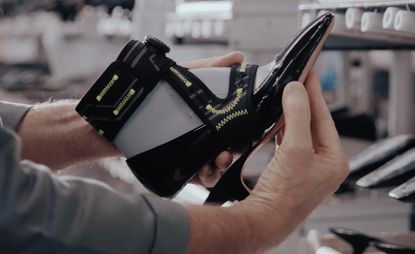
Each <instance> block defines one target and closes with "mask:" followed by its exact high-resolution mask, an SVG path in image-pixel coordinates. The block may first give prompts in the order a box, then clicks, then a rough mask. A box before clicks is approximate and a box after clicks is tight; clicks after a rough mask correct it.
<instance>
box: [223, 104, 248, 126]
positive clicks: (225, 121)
mask: <svg viewBox="0 0 415 254" xmlns="http://www.w3.org/2000/svg"><path fill="white" fill-rule="evenodd" d="M244 115H248V110H247V109H244V110H239V111H236V112H234V113H232V114H230V115H228V116H226V117H225V118H224V119H223V120H222V121H220V122H219V123H218V124H217V125H216V130H218V131H219V130H220V129H222V128H223V127H224V126H225V125H226V124H228V123H229V122H230V121H232V120H234V119H235V118H238V117H241V116H244Z"/></svg>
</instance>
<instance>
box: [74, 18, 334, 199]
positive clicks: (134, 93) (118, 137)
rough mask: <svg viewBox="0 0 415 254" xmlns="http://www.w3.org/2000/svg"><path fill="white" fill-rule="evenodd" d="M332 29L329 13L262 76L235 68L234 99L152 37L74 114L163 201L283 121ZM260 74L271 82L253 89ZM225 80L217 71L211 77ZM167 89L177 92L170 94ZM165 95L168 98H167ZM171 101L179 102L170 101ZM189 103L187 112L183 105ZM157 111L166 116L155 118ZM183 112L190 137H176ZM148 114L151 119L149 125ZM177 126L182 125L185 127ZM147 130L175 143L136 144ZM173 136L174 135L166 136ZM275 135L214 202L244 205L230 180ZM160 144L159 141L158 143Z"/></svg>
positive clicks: (126, 52)
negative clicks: (294, 84)
mask: <svg viewBox="0 0 415 254" xmlns="http://www.w3.org/2000/svg"><path fill="white" fill-rule="evenodd" d="M333 23H334V16H333V15H332V14H330V13H327V14H324V15H323V16H321V17H319V18H318V19H317V20H316V21H314V22H313V23H311V24H310V25H309V26H307V27H306V28H304V29H303V30H302V31H301V32H300V33H299V34H298V35H297V36H296V37H295V38H294V40H293V41H292V42H291V43H290V44H289V45H288V46H287V48H286V49H285V50H283V51H282V53H281V54H279V55H277V57H276V59H275V61H274V62H273V63H272V65H267V66H266V68H262V67H259V68H258V66H257V65H235V66H233V67H232V69H230V72H229V74H228V75H229V91H228V93H227V96H226V97H225V98H219V97H218V96H217V95H216V94H214V93H213V92H212V91H211V90H210V89H209V87H208V86H207V85H206V84H205V83H204V82H203V81H202V79H201V78H199V77H198V76H197V75H196V74H195V73H197V71H193V72H191V71H189V70H188V69H186V68H184V67H182V66H179V65H177V64H176V63H175V62H174V61H173V60H171V59H170V58H168V57H166V53H168V52H169V50H170V49H169V48H168V47H167V46H166V45H165V44H164V43H162V42H161V41H159V40H157V39H155V38H152V37H147V38H146V39H145V41H144V43H141V42H138V41H131V42H130V43H129V44H128V45H127V46H126V47H125V48H124V49H123V50H122V52H121V54H120V55H119V57H118V58H117V60H116V61H115V62H113V63H112V64H111V66H110V67H109V68H108V69H107V70H106V71H105V72H104V74H103V75H102V76H101V77H100V78H99V79H98V81H97V82H96V83H95V84H94V85H93V87H92V88H91V89H90V90H89V91H88V93H87V94H86V95H85V96H84V98H83V99H82V100H81V102H80V103H79V105H78V106H77V108H76V110H77V112H78V113H79V114H80V115H81V116H82V117H83V118H84V119H85V120H86V121H88V122H89V123H90V124H91V125H92V126H94V127H95V128H96V129H97V131H98V133H99V134H100V135H102V136H104V137H105V138H106V139H107V140H108V141H110V142H113V143H115V144H116V145H117V147H118V148H119V149H120V150H121V151H123V152H124V153H128V154H126V157H127V163H128V165H129V167H130V168H131V170H132V171H133V173H134V174H135V176H136V177H137V178H138V179H139V180H140V181H141V182H142V183H143V184H144V185H145V186H146V187H147V188H148V189H150V190H151V191H153V192H154V193H156V194H158V195H160V196H164V197H173V196H174V195H175V194H176V193H177V192H178V191H180V190H181V188H183V186H184V185H185V184H186V183H187V182H188V181H189V180H190V179H191V178H192V177H193V176H194V175H195V174H197V172H198V171H199V169H200V168H201V167H202V166H203V165H205V164H207V163H209V162H211V161H213V160H214V158H215V157H216V156H217V155H218V154H219V153H220V152H222V151H224V150H227V149H229V148H231V149H232V148H233V147H239V146H246V145H250V144H251V143H252V141H253V140H254V139H256V138H258V137H261V136H263V134H264V132H265V130H267V129H269V128H270V127H272V126H273V125H274V124H275V123H276V122H277V121H278V120H279V118H280V117H281V114H282V107H281V98H282V92H283V90H284V87H285V86H286V85H287V84H288V83H289V82H291V81H300V82H303V81H304V80H305V78H306V76H307V74H308V72H309V71H310V69H311V68H312V66H313V65H314V63H315V61H316V59H317V57H318V55H319V53H320V51H321V49H322V47H323V44H324V42H325V41H326V39H327V37H328V35H329V33H330V30H331V28H332V26H333ZM260 68H261V70H266V71H268V72H267V73H268V75H267V76H266V78H265V79H264V80H263V81H262V83H261V84H260V86H259V87H255V82H256V76H257V73H258V72H259V69H260ZM220 72H221V70H216V69H215V70H213V71H212V72H210V74H211V75H215V74H220ZM222 73H223V72H222ZM163 82H164V83H163ZM166 83H167V84H166ZM168 85H169V86H170V87H171V89H170V88H167V86H168ZM163 89H164V90H163ZM168 89H170V90H172V91H170V90H168ZM163 93H164V95H166V94H167V95H166V96H164V97H163ZM155 94H157V95H158V96H159V97H158V98H163V99H159V100H160V101H159V104H157V105H159V106H158V107H153V108H152V111H151V110H147V111H146V109H148V108H149V106H148V104H149V101H151V100H153V102H154V99H153V97H154V96H155ZM170 97H175V98H176V97H180V98H181V99H177V100H171V98H170ZM167 100H169V101H170V102H171V103H170V104H169V107H176V106H177V105H179V104H180V105H179V106H180V107H179V106H178V107H177V108H178V109H177V110H176V111H174V110H172V109H171V108H165V110H160V108H161V107H163V102H165V101H167ZM183 101H184V102H185V104H187V105H185V106H187V107H185V106H183V105H182V104H183V103H182V102H183ZM146 103H147V104H146ZM146 107H147V108H146ZM188 108H189V109H188ZM157 110H158V113H157V114H159V115H160V116H154V114H156V113H154V112H155V111H157ZM143 111H145V112H144V113H145V114H144V113H143ZM188 111H193V112H192V113H187V112H188ZM165 112H171V114H170V113H169V114H166V113H165ZM183 112H186V114H188V115H190V117H188V115H187V116H185V117H183V119H184V120H185V121H187V120H189V119H188V118H192V120H189V121H196V120H194V119H195V118H198V121H199V120H200V122H201V124H200V125H199V126H198V127H197V128H194V129H190V131H187V132H183V130H184V129H180V128H177V130H176V129H175V130H174V132H173V131H171V130H172V129H173V128H174V127H177V125H174V124H171V123H172V122H174V123H175V124H176V122H177V119H178V118H179V117H174V114H177V115H178V116H179V115H183V114H184V113H183ZM146 114H147V116H148V118H143V116H144V115H146ZM161 115H163V116H161ZM153 117H159V118H160V117H161V118H164V117H165V118H169V120H168V121H167V120H166V121H164V122H163V121H158V125H166V126H170V125H171V126H172V128H170V127H168V128H161V126H153V125H151V124H148V122H149V121H150V120H151V119H150V118H153ZM169 124H170V125H169ZM177 124H178V125H180V121H179V123H177ZM196 126H197V125H196ZM143 128H147V129H149V130H150V131H153V132H152V133H154V132H156V130H158V129H162V130H163V131H159V132H160V133H159V134H160V136H163V135H164V136H169V135H171V137H172V138H169V139H168V140H167V141H165V139H160V140H162V141H160V142H159V143H158V144H157V145H154V142H153V140H152V139H151V138H148V137H146V136H143V135H142V136H140V137H141V140H140V139H136V137H135V136H137V135H138V133H139V132H140V130H141V129H143ZM126 129H127V130H126ZM169 131H171V132H172V133H173V134H172V133H167V134H168V135H166V132H169ZM125 133H127V134H125ZM275 133H276V127H274V128H272V130H271V131H270V132H269V133H268V134H267V135H266V136H265V138H264V139H262V141H261V142H259V143H258V145H256V146H255V147H251V148H250V149H249V151H248V152H246V153H244V155H243V156H241V158H240V159H239V160H238V161H237V162H236V163H235V164H234V165H233V166H232V167H231V168H230V169H229V170H228V171H227V172H226V173H225V175H224V176H223V178H222V179H221V180H220V182H219V184H218V185H217V186H216V187H215V188H214V189H213V191H212V194H211V195H210V197H209V201H212V202H219V201H222V200H234V199H238V200H240V199H243V198H245V197H246V195H247V192H246V190H245V191H242V190H241V188H240V187H241V186H242V183H241V181H240V176H238V177H230V176H234V175H235V176H236V175H238V173H239V172H240V170H241V169H242V166H243V164H244V161H245V160H244V158H245V159H247V158H248V157H249V154H250V152H251V151H254V150H255V149H256V148H258V147H260V145H262V144H263V143H265V142H266V141H267V140H269V139H270V138H271V137H272V136H273V135H275ZM143 139H150V140H147V141H148V143H149V144H150V145H147V144H146V146H143V145H141V148H140V149H137V147H138V146H140V143H145V142H144V140H143ZM154 139H159V137H158V136H157V135H155V136H154ZM137 151H139V152H137ZM238 165H239V166H238ZM234 181H237V183H235V182H234ZM234 187H235V188H234Z"/></svg>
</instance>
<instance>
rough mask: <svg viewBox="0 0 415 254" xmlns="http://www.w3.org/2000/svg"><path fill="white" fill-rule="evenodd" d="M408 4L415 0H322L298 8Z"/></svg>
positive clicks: (302, 9)
mask: <svg viewBox="0 0 415 254" xmlns="http://www.w3.org/2000/svg"><path fill="white" fill-rule="evenodd" d="M407 4H415V1H413V0H412V1H393V0H389V1H368V0H366V1H357V0H356V1H321V2H313V3H302V4H300V5H299V6H298V10H300V11H306V10H321V9H345V8H351V7H357V8H377V7H384V8H386V7H389V6H402V5H403V6H405V5H407Z"/></svg>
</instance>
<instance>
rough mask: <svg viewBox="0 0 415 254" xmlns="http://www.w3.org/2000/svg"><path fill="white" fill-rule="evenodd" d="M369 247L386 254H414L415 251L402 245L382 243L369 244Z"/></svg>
mask: <svg viewBox="0 0 415 254" xmlns="http://www.w3.org/2000/svg"><path fill="white" fill-rule="evenodd" d="M370 245H371V246H373V247H375V248H376V249H378V250H380V251H382V252H384V253H386V254H415V249H410V248H408V247H406V246H402V245H397V244H390V243H384V242H371V243H370Z"/></svg>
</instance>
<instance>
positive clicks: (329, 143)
mask: <svg viewBox="0 0 415 254" xmlns="http://www.w3.org/2000/svg"><path fill="white" fill-rule="evenodd" d="M282 103H283V110H284V120H285V133H284V136H283V138H282V143H281V146H280V147H279V148H278V150H277V151H276V153H275V155H274V157H273V158H272V160H271V161H270V163H269V164H268V165H267V167H266V169H265V171H264V172H263V174H262V175H261V177H260V179H259V180H258V183H257V185H256V187H255V188H254V190H253V191H252V192H251V195H250V196H248V197H247V198H246V199H245V200H243V201H241V202H239V203H236V204H234V205H233V206H231V207H217V206H203V207H196V206H189V207H186V209H187V212H188V215H189V218H190V226H191V232H192V234H191V238H190V243H189V249H188V252H189V253H217V252H218V251H219V250H220V252H223V253H228V252H232V253H262V252H264V250H265V249H267V248H270V247H272V246H276V245H277V244H279V243H281V242H282V241H283V240H284V239H285V238H286V237H287V236H288V235H289V234H290V233H291V232H292V231H293V230H294V229H295V228H296V227H297V225H298V224H300V223H301V222H302V221H303V220H304V219H305V218H306V217H307V215H308V214H310V212H311V211H312V210H313V209H314V208H315V207H317V205H318V204H320V203H321V202H322V201H323V200H324V199H326V198H327V197H328V196H329V195H330V194H332V193H333V192H334V191H335V190H336V189H337V187H338V186H339V185H340V183H341V182H342V181H343V179H344V178H345V177H346V175H347V173H348V164H347V161H346V159H345V156H344V154H343V151H342V149H341V146H340V140H339V136H338V134H337V131H336V129H335V127H334V123H333V120H332V118H331V115H330V112H329V110H328V107H327V105H326V103H325V101H324V98H323V95H322V93H321V88H320V84H319V79H318V75H317V74H316V72H314V71H312V72H311V73H310V74H309V76H308V79H307V81H306V83H305V87H304V86H303V85H302V84H300V83H298V82H292V83H290V84H289V85H288V86H287V87H286V88H285V90H284V94H283V101H282ZM201 250H203V251H201Z"/></svg>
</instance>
